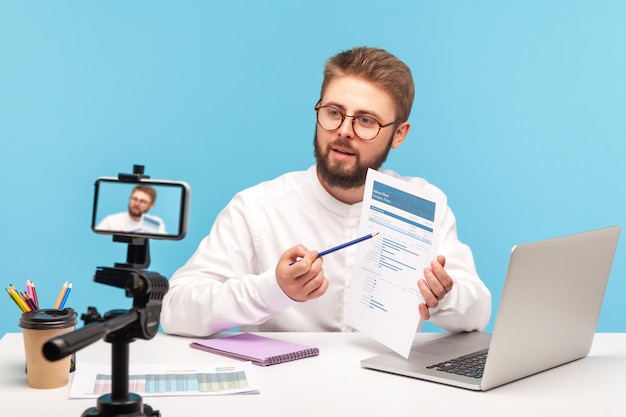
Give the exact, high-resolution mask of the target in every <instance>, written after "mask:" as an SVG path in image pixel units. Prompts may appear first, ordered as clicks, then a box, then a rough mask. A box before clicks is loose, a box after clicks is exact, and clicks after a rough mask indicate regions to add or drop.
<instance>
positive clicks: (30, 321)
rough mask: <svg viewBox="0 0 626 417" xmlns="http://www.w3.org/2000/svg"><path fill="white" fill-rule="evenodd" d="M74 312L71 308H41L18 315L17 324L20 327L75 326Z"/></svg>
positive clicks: (60, 327)
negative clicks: (18, 320)
mask: <svg viewBox="0 0 626 417" xmlns="http://www.w3.org/2000/svg"><path fill="white" fill-rule="evenodd" d="M77 322H78V320H77V319H76V312H75V311H74V309H72V308H64V309H63V310H58V309H52V308H51V309H42V310H33V311H28V312H26V313H23V314H22V316H21V317H20V323H19V326H20V327H21V328H22V329H34V330H45V329H64V328H66V327H72V326H76V323H77Z"/></svg>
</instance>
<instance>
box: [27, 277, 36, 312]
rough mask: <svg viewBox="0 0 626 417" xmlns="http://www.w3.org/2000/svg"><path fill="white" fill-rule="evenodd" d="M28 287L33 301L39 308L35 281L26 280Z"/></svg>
mask: <svg viewBox="0 0 626 417" xmlns="http://www.w3.org/2000/svg"><path fill="white" fill-rule="evenodd" d="M26 289H27V291H28V293H29V294H30V296H31V298H32V299H33V302H34V303H35V307H37V309H38V308H39V299H38V298H37V289H36V288H35V283H34V282H33V281H31V280H30V279H27V280H26Z"/></svg>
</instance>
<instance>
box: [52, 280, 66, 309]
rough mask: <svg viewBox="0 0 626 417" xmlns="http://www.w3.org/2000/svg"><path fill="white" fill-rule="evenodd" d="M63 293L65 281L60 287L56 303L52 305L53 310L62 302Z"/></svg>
mask: <svg viewBox="0 0 626 417" xmlns="http://www.w3.org/2000/svg"><path fill="white" fill-rule="evenodd" d="M65 291H67V281H65V284H63V286H62V287H61V292H59V296H58V297H57V302H56V303H54V308H59V306H60V305H61V301H63V296H64V295H65Z"/></svg>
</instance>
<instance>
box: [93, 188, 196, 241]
mask: <svg viewBox="0 0 626 417" xmlns="http://www.w3.org/2000/svg"><path fill="white" fill-rule="evenodd" d="M189 197H190V188H189V185H188V184H187V183H186V182H184V181H170V180H153V179H149V178H142V179H139V180H132V181H128V180H123V181H122V180H120V179H119V178H116V177H100V178H98V179H97V180H96V182H95V192H94V200H93V215H92V218H91V229H92V230H93V231H94V232H95V233H100V234H106V235H119V236H136V237H145V238H151V239H168V240H180V239H182V238H183V237H184V236H185V234H186V233H187V217H188V212H189Z"/></svg>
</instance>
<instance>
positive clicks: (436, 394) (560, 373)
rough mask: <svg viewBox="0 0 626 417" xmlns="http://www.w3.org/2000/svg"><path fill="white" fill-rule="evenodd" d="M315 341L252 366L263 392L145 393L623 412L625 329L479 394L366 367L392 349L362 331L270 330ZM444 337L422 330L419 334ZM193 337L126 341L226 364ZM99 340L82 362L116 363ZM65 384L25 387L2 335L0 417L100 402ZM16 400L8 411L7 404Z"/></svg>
mask: <svg viewBox="0 0 626 417" xmlns="http://www.w3.org/2000/svg"><path fill="white" fill-rule="evenodd" d="M267 335H269V336H271V337H275V338H279V339H285V340H290V341H293V342H297V343H303V344H309V345H315V346H317V347H319V349H320V355H319V356H317V357H314V358H307V359H302V360H298V361H294V362H288V363H283V364H279V365H274V366H269V367H258V368H255V370H256V371H257V375H258V377H259V379H260V384H261V393H260V394H258V395H255V394H252V395H230V396H213V397H208V396H203V397H144V402H145V403H147V404H149V405H150V406H152V407H153V408H154V409H156V410H160V411H161V414H162V416H163V417H191V416H195V415H206V416H250V417H253V416H254V417H256V416H272V417H282V416H288V417H292V416H298V417H302V416H311V417H326V416H341V417H351V416H363V417H365V416H367V417H369V416H376V415H378V416H393V417H398V416H463V417H470V416H480V417H487V416H507V417H508V416H529V415H534V416H603V417H604V416H625V415H626V382H625V379H626V334H622V333H619V334H618V333H600V334H597V335H596V337H595V339H594V343H593V347H592V350H591V353H590V355H589V356H588V357H587V358H584V359H581V360H579V361H575V362H573V363H570V364H567V365H564V366H561V367H558V368H556V369H552V370H550V371H547V372H543V373H541V374H538V375H534V376H531V377H528V378H525V379H523V380H520V381H516V382H513V383H510V384H508V385H504V386H501V387H499V388H495V389H493V390H491V391H487V392H473V391H467V390H464V389H460V388H454V387H448V386H444V385H439V384H435V383H431V382H425V381H420V380H416V379H412V378H406V377H400V376H396V375H391V374H386V373H383V372H378V371H373V370H368V369H363V368H361V367H360V365H359V362H360V360H361V359H363V358H366V357H369V356H373V355H375V354H378V353H382V352H385V351H387V350H388V349H386V348H385V347H384V346H382V345H380V344H379V343H378V342H376V341H374V340H372V339H370V338H368V337H367V336H364V335H362V334H356V333H267ZM432 337H438V334H420V335H418V338H423V339H424V340H425V339H427V338H432ZM190 340H191V339H187V338H181V337H175V336H167V335H163V334H159V335H157V336H156V337H155V338H154V339H152V340H149V341H146V340H137V341H136V342H133V343H131V344H130V361H131V364H140V363H148V364H149V363H158V362H163V363H172V362H202V361H206V362H211V363H215V362H227V361H229V359H226V358H224V357H221V356H216V355H212V354H210V353H207V352H202V351H199V350H195V349H191V348H190V347H188V345H189V342H190ZM110 354H111V345H110V344H108V343H105V342H103V341H99V342H97V343H94V344H92V345H90V346H88V347H86V348H84V349H82V350H80V351H78V352H77V359H78V361H84V362H91V363H100V364H110ZM68 389H69V387H64V388H58V389H52V390H37V389H32V388H29V387H28V385H27V384H26V375H25V374H24V354H23V346H22V335H21V333H8V334H6V335H5V336H4V337H3V338H2V339H0V400H1V403H2V404H3V409H5V410H4V411H5V412H4V413H3V414H7V415H11V416H15V417H19V416H31V417H33V416H40V415H41V416H43V415H46V416H53V417H54V416H63V417H71V416H76V417H79V416H80V415H81V414H82V413H83V412H84V411H85V410H86V409H88V408H90V407H95V405H96V400H92V399H89V400H87V399H86V400H68V399H67V394H68ZM8 404H13V405H14V406H13V407H11V408H12V410H11V412H7V409H6V407H7V405H8Z"/></svg>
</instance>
